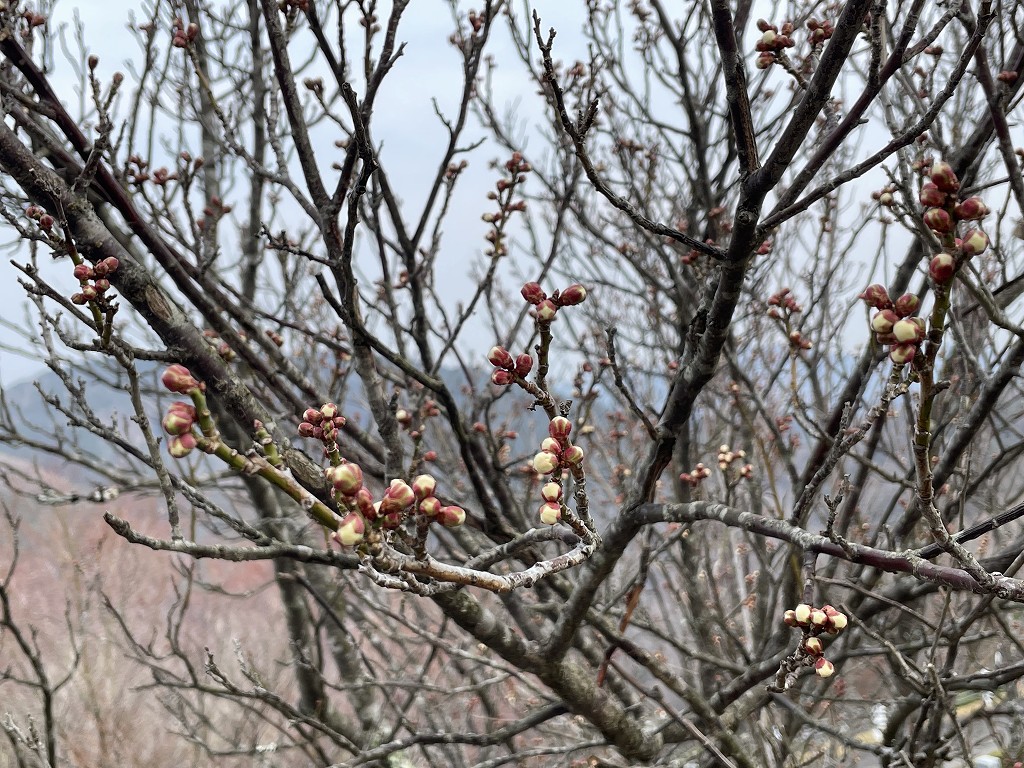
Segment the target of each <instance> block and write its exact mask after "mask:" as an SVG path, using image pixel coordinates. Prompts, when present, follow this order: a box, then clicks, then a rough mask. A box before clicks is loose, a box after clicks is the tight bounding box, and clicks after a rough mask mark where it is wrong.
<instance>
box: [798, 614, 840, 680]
mask: <svg viewBox="0 0 1024 768" xmlns="http://www.w3.org/2000/svg"><path fill="white" fill-rule="evenodd" d="M782 620H783V621H784V622H785V623H786V626H789V627H798V628H800V629H802V630H803V632H804V637H803V641H802V642H801V644H800V650H801V651H802V652H803V655H804V657H805V658H807V659H813V660H814V661H813V664H814V671H815V672H816V673H817V675H818V677H832V674H833V673H834V672H835V671H836V668H835V666H833V664H832V662H831V661H829V660H828V659H826V658H825V656H824V653H825V649H824V647H823V646H822V643H821V635H822V634H827V635H838V634H839V633H840V632H842V631H843V630H844V629H846V625H847V624H848V623H849V622H848V619H847V618H846V614H845V613H842V612H841V611H839V610H836V609H835V608H833V607H832V606H831V605H823V606H822V607H821V608H815V607H814V606H812V605H808V604H807V603H800V605H798V606H797V607H796V608H791V609H789V610H787V611H786V612H785V613H784V614H783V616H782Z"/></svg>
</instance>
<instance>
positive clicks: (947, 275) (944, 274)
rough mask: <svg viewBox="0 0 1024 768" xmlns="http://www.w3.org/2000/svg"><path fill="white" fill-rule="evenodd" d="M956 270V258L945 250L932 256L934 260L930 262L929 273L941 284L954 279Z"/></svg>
mask: <svg viewBox="0 0 1024 768" xmlns="http://www.w3.org/2000/svg"><path fill="white" fill-rule="evenodd" d="M954 272H956V259H954V258H953V257H952V256H951V255H950V254H948V253H946V252H945V251H943V252H942V253H937V254H935V255H934V256H932V260H931V261H930V262H929V263H928V274H929V275H931V277H932V280H934V281H935V282H936V283H938V284H939V285H944V284H946V283H948V282H949V281H950V280H952V279H953V273H954Z"/></svg>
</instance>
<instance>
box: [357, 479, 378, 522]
mask: <svg viewBox="0 0 1024 768" xmlns="http://www.w3.org/2000/svg"><path fill="white" fill-rule="evenodd" d="M355 499H356V507H358V508H359V511H360V512H362V513H363V517H364V518H366V519H367V520H376V519H377V505H376V504H374V503H373V494H372V493H370V489H369V488H367V487H366V486H365V485H364V486H363V487H362V488H360V489H359V490H358V491H356V496H355Z"/></svg>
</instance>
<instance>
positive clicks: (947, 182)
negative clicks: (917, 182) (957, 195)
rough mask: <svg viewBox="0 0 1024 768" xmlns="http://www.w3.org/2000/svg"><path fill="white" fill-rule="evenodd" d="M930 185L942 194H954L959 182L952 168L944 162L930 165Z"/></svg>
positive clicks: (940, 161) (939, 161)
mask: <svg viewBox="0 0 1024 768" xmlns="http://www.w3.org/2000/svg"><path fill="white" fill-rule="evenodd" d="M931 179H932V183H933V184H935V186H936V187H938V188H939V189H941V190H942V191H943V192H956V191H957V190H958V189H960V180H959V179H958V178H957V177H956V174H955V173H954V172H953V166H951V165H950V164H949V163H947V162H946V161H944V160H936V161H935V162H934V163H932V172H931Z"/></svg>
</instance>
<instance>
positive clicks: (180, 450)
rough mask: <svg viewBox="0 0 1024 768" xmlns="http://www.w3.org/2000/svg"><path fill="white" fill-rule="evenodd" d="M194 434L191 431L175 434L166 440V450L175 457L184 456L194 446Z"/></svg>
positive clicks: (190, 451)
mask: <svg viewBox="0 0 1024 768" xmlns="http://www.w3.org/2000/svg"><path fill="white" fill-rule="evenodd" d="M196 445H197V443H196V436H195V435H193V434H192V433H191V432H186V433H184V434H183V435H175V436H174V437H172V438H171V439H170V440H168V441H167V452H168V453H169V454H171V456H173V457H174V458H176V459H181V458H184V457H185V456H188V455H189V454H190V453H192V450H193V449H194V448H195V447H196Z"/></svg>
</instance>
